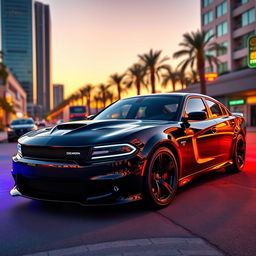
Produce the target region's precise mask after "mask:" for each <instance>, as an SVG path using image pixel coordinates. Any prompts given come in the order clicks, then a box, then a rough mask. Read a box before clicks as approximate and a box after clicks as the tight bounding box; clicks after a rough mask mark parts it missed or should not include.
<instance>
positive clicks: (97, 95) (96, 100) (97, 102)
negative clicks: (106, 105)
mask: <svg viewBox="0 0 256 256" xmlns="http://www.w3.org/2000/svg"><path fill="white" fill-rule="evenodd" d="M93 99H94V102H95V109H96V113H98V111H99V102H100V101H101V100H102V98H101V96H100V92H99V93H98V94H96V95H94V98H93Z"/></svg>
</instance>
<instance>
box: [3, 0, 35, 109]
mask: <svg viewBox="0 0 256 256" xmlns="http://www.w3.org/2000/svg"><path fill="white" fill-rule="evenodd" d="M32 17H33V4H32V1H31V0H22V1H21V0H1V40H2V51H3V53H4V55H3V62H4V63H5V65H6V66H7V67H8V68H9V70H10V71H11V72H12V74H13V75H14V76H15V78H16V79H17V80H18V81H19V83H20V84H21V85H22V87H23V89H24V90H25V92H26V93H27V101H28V103H29V104H30V105H31V104H36V102H37V101H36V89H37V88H36V84H35V83H34V76H35V73H34V70H33V58H34V52H33V29H34V26H33V19H32Z"/></svg>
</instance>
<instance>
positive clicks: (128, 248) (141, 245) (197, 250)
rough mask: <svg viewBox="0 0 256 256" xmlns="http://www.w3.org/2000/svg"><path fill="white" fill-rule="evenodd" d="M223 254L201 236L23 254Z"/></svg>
mask: <svg viewBox="0 0 256 256" xmlns="http://www.w3.org/2000/svg"><path fill="white" fill-rule="evenodd" d="M110 255H111V256H141V255H143V256H160V255H161V256H164V255H165V256H172V255H175V256H176V255H177V256H192V255H194V256H200V255H201V256H208V255H211V256H224V255H225V254H224V253H223V252H221V251H219V250H218V249H217V248H215V247H213V246H212V245H211V244H209V243H207V242H206V241H204V240H203V239H201V238H197V237H191V238H182V237H169V238H147V239H136V240H124V241H114V242H106V243H99V244H89V245H81V246H76V247H70V248H65V249H59V250H53V251H45V252H38V253H34V254H26V255H23V256H110Z"/></svg>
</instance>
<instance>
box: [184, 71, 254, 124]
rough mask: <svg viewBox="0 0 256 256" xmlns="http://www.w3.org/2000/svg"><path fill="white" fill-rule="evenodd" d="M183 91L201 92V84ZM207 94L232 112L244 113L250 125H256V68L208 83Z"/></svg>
mask: <svg viewBox="0 0 256 256" xmlns="http://www.w3.org/2000/svg"><path fill="white" fill-rule="evenodd" d="M183 92H191V93H192V92H194V93H200V85H199V84H193V85H190V86H188V88H186V89H185V90H183ZM207 94H208V95H209V96H211V97H214V98H216V99H217V100H219V101H220V102H221V103H223V104H224V105H226V106H227V107H228V108H229V109H230V111H231V112H239V113H243V114H244V117H245V120H246V123H247V125H248V126H256V69H244V70H240V71H236V72H231V73H229V74H226V75H222V76H220V77H219V78H218V79H217V80H216V81H215V82H209V83H207Z"/></svg>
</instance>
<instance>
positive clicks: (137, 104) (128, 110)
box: [94, 95, 181, 121]
mask: <svg viewBox="0 0 256 256" xmlns="http://www.w3.org/2000/svg"><path fill="white" fill-rule="evenodd" d="M180 102H181V96H169V95H161V96H157V95H154V96H145V97H134V98H128V99H123V100H119V101H117V102H116V103H114V104H112V105H110V106H109V107H108V108H106V109H105V110H103V111H102V112H101V113H100V114H99V115H97V116H96V117H95V118H94V119H96V120H103V119H139V120H168V121H175V120H177V115H178V109H179V106H180Z"/></svg>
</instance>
